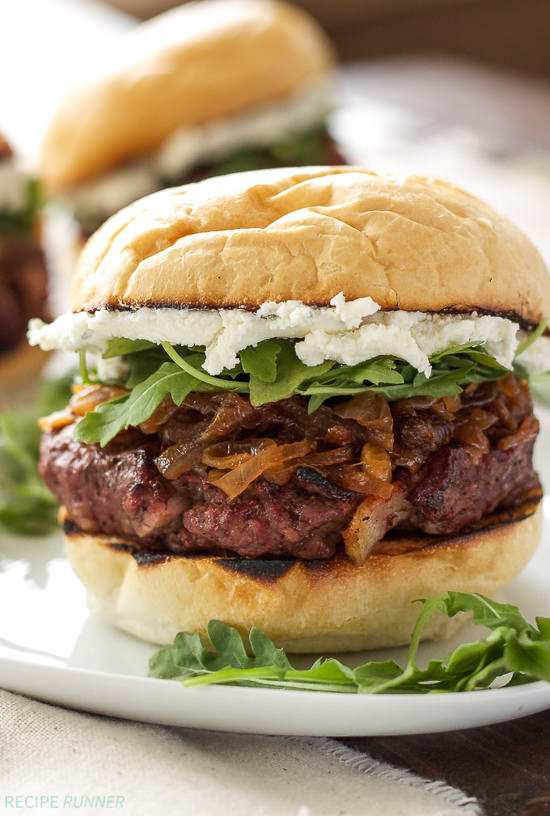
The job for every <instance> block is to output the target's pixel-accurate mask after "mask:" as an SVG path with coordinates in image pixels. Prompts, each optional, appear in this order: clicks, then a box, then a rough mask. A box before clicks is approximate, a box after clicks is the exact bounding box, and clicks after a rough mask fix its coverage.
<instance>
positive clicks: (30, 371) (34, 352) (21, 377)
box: [0, 341, 49, 410]
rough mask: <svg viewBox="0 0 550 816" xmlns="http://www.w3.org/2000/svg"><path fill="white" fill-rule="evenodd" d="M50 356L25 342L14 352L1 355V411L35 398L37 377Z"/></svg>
mask: <svg viewBox="0 0 550 816" xmlns="http://www.w3.org/2000/svg"><path fill="white" fill-rule="evenodd" d="M48 357H49V354H47V353H45V352H44V351H41V350H40V349H39V348H38V347H36V346H34V347H33V346H29V345H28V343H27V342H26V341H25V342H24V343H21V344H20V345H19V346H18V347H17V348H16V349H14V350H13V351H8V352H6V353H4V354H0V410H1V409H4V408H6V407H10V406H15V405H17V404H18V403H21V402H24V401H25V400H26V399H28V398H30V397H32V396H33V394H34V392H35V390H36V382H37V376H38V375H39V373H40V371H41V370H42V369H43V367H44V365H45V364H46V362H47V360H48Z"/></svg>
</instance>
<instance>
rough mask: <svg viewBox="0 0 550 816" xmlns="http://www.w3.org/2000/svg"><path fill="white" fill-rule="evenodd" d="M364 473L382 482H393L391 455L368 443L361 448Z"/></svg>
mask: <svg viewBox="0 0 550 816" xmlns="http://www.w3.org/2000/svg"><path fill="white" fill-rule="evenodd" d="M361 465H362V467H363V472H364V473H366V474H367V475H368V476H373V477H374V478H375V479H380V480H381V481H382V482H391V474H392V467H391V460H390V456H389V453H388V452H387V451H385V450H384V449H383V448H380V447H378V446H377V445H371V443H370V442H366V443H365V444H364V445H363V447H362V448H361Z"/></svg>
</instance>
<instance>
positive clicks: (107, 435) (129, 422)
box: [74, 363, 198, 445]
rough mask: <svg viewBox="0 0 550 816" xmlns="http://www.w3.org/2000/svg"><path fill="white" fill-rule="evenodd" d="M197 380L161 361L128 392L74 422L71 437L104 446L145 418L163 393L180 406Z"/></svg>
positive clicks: (156, 405) (171, 364)
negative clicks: (120, 432)
mask: <svg viewBox="0 0 550 816" xmlns="http://www.w3.org/2000/svg"><path fill="white" fill-rule="evenodd" d="M197 382H198V381H197V380H195V379H194V378H193V377H192V376H190V375H189V374H188V373H186V372H185V371H182V370H181V368H180V367H179V366H177V365H175V364H174V363H163V364H162V365H161V366H160V368H158V369H157V370H156V371H155V373H154V374H152V375H151V376H150V377H148V378H147V379H146V380H144V381H143V382H141V383H140V384H139V385H137V386H136V387H135V388H134V389H133V390H132V391H131V392H130V393H129V394H125V395H123V396H121V397H115V399H112V400H109V401H108V402H102V403H101V404H100V405H98V406H97V408H96V409H95V411H90V412H89V413H87V414H86V415H85V416H84V417H83V419H82V420H81V421H80V422H78V423H77V425H76V427H75V430H74V438H75V439H76V440H77V441H79V442H88V441H89V438H90V436H93V438H94V442H99V443H100V444H101V445H106V444H107V442H110V440H111V439H113V438H114V437H115V436H116V435H117V433H119V431H121V430H126V428H129V427H130V426H136V425H139V424H140V423H142V422H145V420H146V419H149V417H150V416H151V414H152V413H153V411H154V410H155V409H156V408H158V406H159V405H160V403H161V402H162V400H163V399H164V397H165V396H166V395H167V394H170V395H171V397H172V399H173V400H174V403H175V404H176V405H181V403H182V402H183V400H184V399H185V397H186V396H187V394H189V393H190V392H191V391H193V390H195V389H196V386H197Z"/></svg>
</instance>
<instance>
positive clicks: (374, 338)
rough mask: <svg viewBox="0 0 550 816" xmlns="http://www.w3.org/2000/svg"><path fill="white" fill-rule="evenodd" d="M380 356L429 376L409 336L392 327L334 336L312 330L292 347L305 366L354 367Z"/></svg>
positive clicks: (373, 326)
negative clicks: (325, 363) (334, 364)
mask: <svg viewBox="0 0 550 816" xmlns="http://www.w3.org/2000/svg"><path fill="white" fill-rule="evenodd" d="M381 354H390V355H394V356H396V357H401V358H403V359H405V360H407V362H408V363H410V364H411V365H413V366H414V367H415V368H416V369H417V370H418V371H422V372H424V373H425V374H428V375H429V372H430V363H429V361H428V357H427V355H426V354H424V353H423V351H422V349H421V348H419V346H418V345H417V343H416V342H415V341H414V338H413V337H412V335H411V333H410V332H408V331H407V330H406V329H402V328H400V327H399V326H396V325H389V326H388V325H380V324H378V325H377V324H376V323H366V324H365V325H363V326H361V327H360V328H359V329H355V330H353V331H347V332H338V333H333V332H326V331H319V330H314V331H312V332H309V333H308V334H307V335H306V336H305V338H304V339H303V340H301V341H299V342H298V343H296V355H297V356H298V357H299V358H300V360H301V361H302V362H303V363H305V364H306V365H309V366H314V365H319V364H320V363H322V362H323V361H324V360H336V362H337V363H342V364H343V365H357V363H362V362H363V361H364V360H370V359H372V357H378V356H379V355H381Z"/></svg>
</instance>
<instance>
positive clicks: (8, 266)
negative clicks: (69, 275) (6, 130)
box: [0, 133, 48, 404]
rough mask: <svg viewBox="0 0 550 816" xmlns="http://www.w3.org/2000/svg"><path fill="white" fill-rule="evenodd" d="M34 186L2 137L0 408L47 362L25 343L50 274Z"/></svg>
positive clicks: (44, 312) (43, 311) (44, 309)
mask: <svg viewBox="0 0 550 816" xmlns="http://www.w3.org/2000/svg"><path fill="white" fill-rule="evenodd" d="M39 210H40V196H39V191H38V186H37V184H36V181H34V180H33V179H31V178H30V176H29V175H28V174H27V173H26V172H25V171H24V170H23V169H22V168H21V167H20V165H19V164H18V162H17V159H16V157H15V156H14V154H13V151H12V149H11V147H10V145H9V144H8V142H7V141H6V140H5V139H4V137H3V136H2V134H1V133H0V404H1V403H2V402H4V398H6V397H12V396H13V394H11V386H12V384H13V383H16V382H19V383H21V382H24V381H25V374H29V372H30V371H31V370H38V368H40V367H41V366H42V363H43V361H44V359H45V356H44V354H41V353H40V352H39V351H38V350H37V349H33V348H31V347H30V346H29V345H28V344H27V340H26V337H25V334H26V331H27V323H28V321H29V318H30V317H32V316H34V315H36V314H38V315H41V316H42V317H44V318H46V317H48V306H47V300H48V274H47V271H46V262H45V258H44V253H43V251H42V245H41V240H40V212H39Z"/></svg>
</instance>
